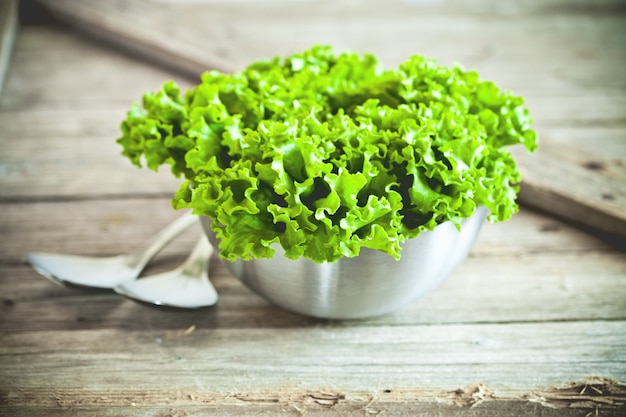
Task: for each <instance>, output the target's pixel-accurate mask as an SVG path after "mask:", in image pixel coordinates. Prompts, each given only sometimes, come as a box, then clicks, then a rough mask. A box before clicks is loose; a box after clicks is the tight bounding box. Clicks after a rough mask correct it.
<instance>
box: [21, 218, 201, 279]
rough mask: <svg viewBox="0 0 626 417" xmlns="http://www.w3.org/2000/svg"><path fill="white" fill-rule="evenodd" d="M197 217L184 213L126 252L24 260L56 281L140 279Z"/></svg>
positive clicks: (34, 256) (39, 256) (37, 255)
mask: <svg viewBox="0 0 626 417" xmlns="http://www.w3.org/2000/svg"><path fill="white" fill-rule="evenodd" d="M196 219H197V217H196V216H194V215H193V214H191V212H187V213H185V214H183V215H182V216H181V217H179V218H177V219H176V220H174V221H173V222H172V223H170V224H169V225H167V226H165V228H164V229H163V230H161V231H160V232H159V233H157V234H156V235H155V236H153V237H152V238H151V239H150V240H149V241H148V242H146V243H145V244H143V245H142V246H140V247H139V248H137V249H135V250H134V251H132V252H130V253H128V254H126V255H118V256H111V257H90V256H77V255H61V254H54V253H31V254H28V255H27V256H26V258H25V259H24V260H25V262H26V263H28V264H30V265H31V266H32V267H33V268H34V269H35V271H37V272H38V273H40V274H41V275H43V276H44V277H46V278H48V279H50V280H51V281H52V282H54V283H56V284H59V285H62V286H69V287H71V286H77V287H92V288H103V289H110V288H113V287H115V286H116V285H118V284H120V283H122V282H124V281H129V280H134V279H136V278H137V277H138V276H139V274H140V273H141V271H143V269H144V268H145V266H146V265H147V264H148V262H149V261H150V260H151V259H152V258H153V257H154V256H155V255H156V254H157V253H158V252H159V251H160V250H161V249H162V248H163V247H164V246H165V245H166V244H168V243H169V242H170V241H171V240H172V239H174V238H175V237H176V236H178V235H179V234H181V233H182V232H183V231H185V230H186V229H187V228H189V227H190V226H191V225H192V224H193V223H194V222H195V221H196Z"/></svg>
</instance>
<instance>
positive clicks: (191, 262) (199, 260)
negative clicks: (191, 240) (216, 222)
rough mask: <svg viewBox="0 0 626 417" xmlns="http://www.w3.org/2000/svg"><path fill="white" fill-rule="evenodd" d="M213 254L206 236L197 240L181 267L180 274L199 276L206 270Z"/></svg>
mask: <svg viewBox="0 0 626 417" xmlns="http://www.w3.org/2000/svg"><path fill="white" fill-rule="evenodd" d="M212 253H213V246H211V244H210V243H209V239H208V238H207V237H206V235H203V236H201V237H200V239H198V243H196V246H194V248H193V250H192V251H191V254H189V257H188V258H187V260H186V261H185V263H184V264H183V265H182V267H181V269H182V273H183V274H184V275H188V276H200V275H201V274H202V272H203V271H205V270H206V268H207V264H208V262H209V259H210V258H211V254H212Z"/></svg>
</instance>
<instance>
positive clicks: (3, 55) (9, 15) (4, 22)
mask: <svg viewBox="0 0 626 417" xmlns="http://www.w3.org/2000/svg"><path fill="white" fill-rule="evenodd" d="M17 30H18V0H6V1H3V2H2V3H0V96H1V95H2V89H3V86H4V79H5V78H6V74H7V71H8V69H9V63H10V62H11V54H12V52H13V44H14V43H15V35H16V33H17Z"/></svg>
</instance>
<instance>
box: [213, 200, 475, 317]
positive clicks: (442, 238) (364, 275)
mask: <svg viewBox="0 0 626 417" xmlns="http://www.w3.org/2000/svg"><path fill="white" fill-rule="evenodd" d="M486 214H487V210H486V209H485V208H483V207H480V208H478V209H477V210H476V213H474V215H473V216H472V217H470V218H468V219H465V220H464V221H463V224H462V227H461V231H460V232H459V231H457V229H456V227H455V226H454V225H453V224H452V223H450V222H447V223H443V224H440V225H439V226H437V227H436V228H435V229H434V230H433V231H429V232H424V233H422V234H421V235H420V236H418V237H417V238H415V239H409V240H407V241H405V242H404V244H403V245H402V256H401V259H400V260H399V261H396V260H395V259H393V258H392V257H391V256H389V255H387V254H385V253H382V252H380V251H376V250H371V249H362V250H361V253H360V254H359V256H357V257H355V258H343V259H340V260H338V261H336V262H333V263H323V264H318V263H315V262H313V261H311V260H309V259H304V258H301V259H297V260H292V259H287V258H285V257H284V256H283V252H282V250H281V248H280V247H276V254H275V255H274V257H273V258H271V259H256V260H251V261H241V260H237V261H235V262H229V261H224V264H225V265H226V266H227V268H228V269H229V270H230V271H231V272H232V274H233V275H234V276H235V277H236V278H237V279H239V281H241V282H242V283H243V284H244V285H246V286H247V287H248V288H250V289H251V290H252V291H254V292H255V293H257V294H259V295H260V296H262V297H264V298H266V299H267V300H269V301H270V302H272V303H274V304H276V305H278V306H280V307H283V308H285V309H287V310H291V311H295V312H297V313H301V314H305V315H309V316H314V317H320V318H330V319H355V318H366V317H373V316H378V315H381V314H385V313H389V312H392V311H394V310H397V309H399V308H400V307H403V306H405V305H406V304H408V303H410V302H412V301H415V300H416V299H418V298H420V297H422V296H424V295H425V294H427V293H428V292H430V291H431V290H433V289H434V288H435V287H437V286H438V285H439V284H441V282H443V281H444V280H445V279H446V278H447V277H448V276H449V275H450V274H451V273H452V271H453V270H454V269H455V268H456V267H457V266H458V265H459V264H460V263H461V261H463V259H465V257H466V256H467V254H468V253H469V251H470V250H471V248H472V246H473V245H474V242H475V241H476V238H477V236H478V233H479V231H480V228H481V226H482V223H483V221H484V219H485V217H486ZM201 221H202V226H203V228H204V230H205V232H206V234H207V236H208V237H209V240H210V241H211V243H212V244H213V246H214V247H215V248H217V247H218V240H217V238H216V236H215V233H214V232H213V231H212V230H211V227H210V220H209V219H208V218H202V219H201Z"/></svg>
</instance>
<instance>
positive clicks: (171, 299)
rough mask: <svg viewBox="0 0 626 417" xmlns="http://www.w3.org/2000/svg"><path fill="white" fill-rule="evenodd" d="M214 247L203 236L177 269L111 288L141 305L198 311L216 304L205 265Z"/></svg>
mask: <svg viewBox="0 0 626 417" xmlns="http://www.w3.org/2000/svg"><path fill="white" fill-rule="evenodd" d="M212 253H213V247H212V246H211V244H210V243H209V240H208V239H207V238H206V236H202V237H201V238H200V240H198V243H197V244H196V246H195V247H194V249H193V251H192V252H191V254H190V255H189V257H188V258H187V260H186V261H185V262H184V263H183V264H182V265H181V266H179V267H178V268H176V269H174V270H172V271H168V272H164V273H161V274H157V275H153V276H150V277H145V278H141V279H138V280H135V281H127V282H123V283H121V284H120V285H118V286H116V287H114V288H113V289H114V290H115V292H117V293H118V294H121V295H123V296H125V297H128V298H131V299H133V300H136V301H141V302H144V303H150V304H155V305H158V306H166V307H178V308H200V307H208V306H212V305H213V304H215V303H216V302H217V298H218V297H217V292H216V291H215V288H214V287H213V285H212V284H211V282H210V281H209V275H208V272H207V270H208V263H209V259H210V258H211V254H212Z"/></svg>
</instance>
